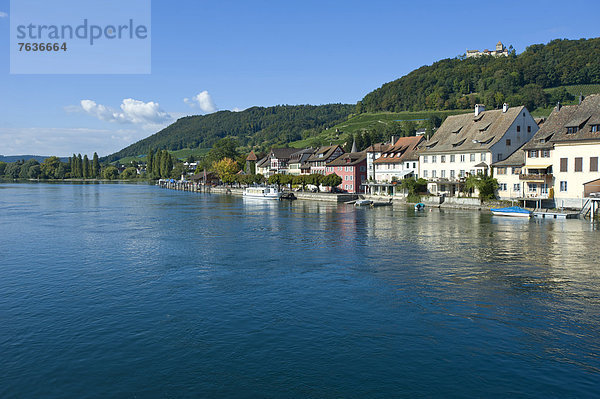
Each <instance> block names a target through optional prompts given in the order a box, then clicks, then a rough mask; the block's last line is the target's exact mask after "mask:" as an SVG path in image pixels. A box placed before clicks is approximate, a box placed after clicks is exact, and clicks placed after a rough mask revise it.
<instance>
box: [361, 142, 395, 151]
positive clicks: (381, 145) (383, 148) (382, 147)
mask: <svg viewBox="0 0 600 399" xmlns="http://www.w3.org/2000/svg"><path fill="white" fill-rule="evenodd" d="M391 147H392V145H391V144H389V143H377V144H373V145H371V146H369V147H368V148H367V149H366V150H365V151H366V152H385V151H388V150H389V149H390V148H391Z"/></svg>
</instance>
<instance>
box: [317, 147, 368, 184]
mask: <svg viewBox="0 0 600 399" xmlns="http://www.w3.org/2000/svg"><path fill="white" fill-rule="evenodd" d="M325 173H326V174H327V175H330V174H332V173H335V174H336V175H338V176H339V177H341V178H342V184H340V185H339V186H338V188H339V189H341V190H344V191H347V192H349V193H353V194H358V193H360V192H361V185H362V183H363V182H364V181H366V180H367V154H366V153H365V152H351V153H349V154H343V155H341V156H340V157H338V158H336V159H334V160H333V161H331V162H328V163H327V165H326V172H325Z"/></svg>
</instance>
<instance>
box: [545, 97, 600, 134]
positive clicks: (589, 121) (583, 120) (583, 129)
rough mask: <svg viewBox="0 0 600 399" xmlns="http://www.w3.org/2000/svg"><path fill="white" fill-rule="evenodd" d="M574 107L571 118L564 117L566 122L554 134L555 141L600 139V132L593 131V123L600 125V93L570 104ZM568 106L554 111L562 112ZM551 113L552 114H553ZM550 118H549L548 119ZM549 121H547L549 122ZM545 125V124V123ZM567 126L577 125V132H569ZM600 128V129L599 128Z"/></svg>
mask: <svg viewBox="0 0 600 399" xmlns="http://www.w3.org/2000/svg"><path fill="white" fill-rule="evenodd" d="M568 107H569V108H573V110H572V111H571V115H570V118H566V117H563V118H562V119H564V120H565V123H564V124H563V126H561V127H560V128H557V129H556V131H555V132H554V135H553V136H552V139H551V141H552V142H553V143H558V142H573V141H580V140H600V132H592V128H591V127H592V125H600V94H592V95H589V96H587V97H586V98H584V100H583V101H582V102H581V104H578V105H571V106H568ZM565 108H567V107H562V108H561V109H560V111H556V109H555V110H554V111H552V114H554V113H555V112H556V113H557V114H560V113H562V112H563V110H565ZM552 114H550V116H552ZM549 120H550V118H548V121H549ZM547 123H548V122H546V124H547ZM544 125H545V124H544ZM567 127H577V129H578V130H577V132H575V133H567ZM598 130H600V129H598Z"/></svg>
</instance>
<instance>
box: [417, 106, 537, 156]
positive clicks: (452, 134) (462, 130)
mask: <svg viewBox="0 0 600 399" xmlns="http://www.w3.org/2000/svg"><path fill="white" fill-rule="evenodd" d="M524 109H525V107H523V106H520V107H512V108H509V109H508V110H507V111H506V112H502V110H501V109H497V110H490V111H483V112H481V113H480V114H479V115H478V116H477V117H475V116H474V114H473V113H468V114H461V115H451V116H449V117H447V118H446V120H445V121H444V123H442V126H440V128H439V129H438V130H437V131H436V132H435V134H434V135H433V136H432V137H431V138H430V139H429V140H428V141H427V142H425V143H423V145H422V146H421V148H422V150H421V151H419V152H420V153H422V154H428V153H438V152H453V151H482V150H487V149H489V148H490V147H492V146H493V145H494V144H496V143H497V142H498V141H500V140H501V139H502V137H503V136H504V134H505V133H506V131H507V130H508V128H509V127H510V126H511V125H512V124H513V122H514V121H515V119H516V118H517V117H518V116H519V115H520V114H521V112H523V110H524Z"/></svg>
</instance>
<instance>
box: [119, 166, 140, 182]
mask: <svg viewBox="0 0 600 399" xmlns="http://www.w3.org/2000/svg"><path fill="white" fill-rule="evenodd" d="M136 177H137V169H136V168H134V167H133V166H130V167H128V168H125V170H124V171H123V172H122V173H121V179H135V178H136Z"/></svg>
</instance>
